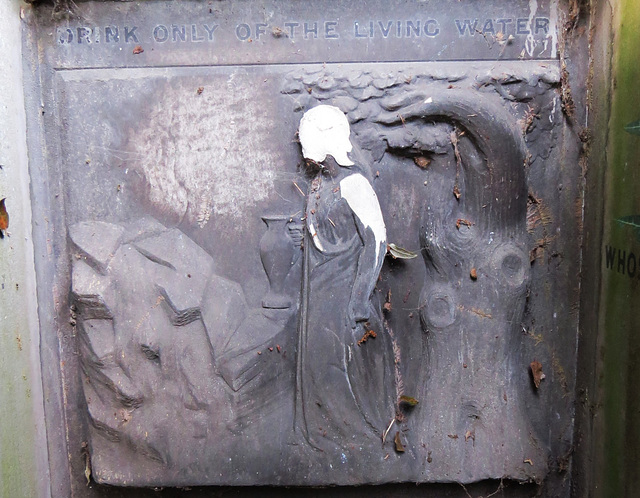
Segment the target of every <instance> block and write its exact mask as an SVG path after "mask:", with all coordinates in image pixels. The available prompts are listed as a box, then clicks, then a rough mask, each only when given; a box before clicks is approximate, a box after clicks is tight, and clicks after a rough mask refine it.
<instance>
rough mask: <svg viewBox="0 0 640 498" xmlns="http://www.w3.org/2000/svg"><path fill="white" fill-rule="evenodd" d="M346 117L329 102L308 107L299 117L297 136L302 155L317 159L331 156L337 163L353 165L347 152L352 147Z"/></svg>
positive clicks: (317, 160)
mask: <svg viewBox="0 0 640 498" xmlns="http://www.w3.org/2000/svg"><path fill="white" fill-rule="evenodd" d="M350 133H351V130H350V128H349V121H347V117H346V116H345V115H344V113H343V112H342V111H341V110H340V109H338V108H337V107H334V106H331V105H319V106H317V107H314V108H313V109H309V110H308V111H307V112H305V113H304V116H302V119H301V120H300V127H299V128H298V136H299V137H300V145H302V155H303V156H304V158H305V159H311V160H312V161H315V162H317V163H320V162H322V161H324V160H325V158H326V157H327V155H330V156H332V157H333V158H334V159H335V160H336V162H337V163H338V164H339V165H340V166H353V161H351V159H349V156H348V153H349V152H351V150H352V149H353V145H351V141H350V140H349V135H350Z"/></svg>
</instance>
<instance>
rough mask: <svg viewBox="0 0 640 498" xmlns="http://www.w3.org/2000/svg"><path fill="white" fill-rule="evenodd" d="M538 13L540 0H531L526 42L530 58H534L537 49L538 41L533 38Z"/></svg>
mask: <svg viewBox="0 0 640 498" xmlns="http://www.w3.org/2000/svg"><path fill="white" fill-rule="evenodd" d="M536 12H538V0H529V20H528V21H527V31H529V34H528V35H527V39H526V41H525V45H524V47H525V50H526V51H527V53H528V54H529V57H533V50H534V49H535V48H536V39H535V38H534V36H533V29H532V26H533V18H534V17H535V15H536Z"/></svg>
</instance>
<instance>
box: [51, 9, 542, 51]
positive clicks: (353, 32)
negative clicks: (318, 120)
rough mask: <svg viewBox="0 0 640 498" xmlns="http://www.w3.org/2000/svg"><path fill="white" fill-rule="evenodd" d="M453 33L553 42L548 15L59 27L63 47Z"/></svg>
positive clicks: (532, 43) (530, 44)
mask: <svg viewBox="0 0 640 498" xmlns="http://www.w3.org/2000/svg"><path fill="white" fill-rule="evenodd" d="M445 32H448V34H449V36H451V35H453V36H455V35H457V36H458V37H460V38H465V37H476V36H477V37H478V38H484V39H485V40H487V42H488V43H490V42H491V41H492V40H498V41H509V40H513V39H514V38H516V37H527V46H526V49H527V52H530V53H529V55H530V56H531V55H533V50H534V49H535V47H536V46H538V45H541V44H543V45H544V49H546V45H547V42H548V41H549V38H551V36H552V35H551V33H550V19H549V18H548V17H528V18H524V17H501V18H488V19H481V18H473V19H470V18H469V19H448V20H447V22H446V23H445V22H442V21H440V20H438V19H435V18H427V19H414V20H397V19H392V20H389V19H387V20H366V21H353V22H341V21H339V20H324V21H304V20H288V21H286V22H282V23H280V24H277V25H276V24H268V23H264V22H239V23H236V24H235V25H228V26H222V25H221V24H216V23H213V22H212V23H194V24H171V23H167V24H156V25H154V26H152V27H148V28H145V29H144V30H143V29H142V28H141V27H139V26H135V25H130V26H127V25H123V26H116V25H112V26H77V27H68V28H59V29H58V32H57V43H58V44H59V45H71V44H74V45H92V44H123V43H124V44H126V43H132V44H139V43H149V42H153V43H161V44H164V43H189V42H191V43H213V42H215V41H216V40H217V39H219V38H221V37H224V38H227V39H228V38H229V37H231V38H232V39H236V40H238V41H240V42H246V43H251V42H257V41H264V40H265V39H268V38H288V39H290V40H292V41H297V40H314V39H323V40H337V39H340V38H347V39H353V40H357V39H369V40H385V39H389V38H396V39H401V38H405V39H412V38H413V39H415V38H437V37H439V36H441V35H442V34H443V33H445Z"/></svg>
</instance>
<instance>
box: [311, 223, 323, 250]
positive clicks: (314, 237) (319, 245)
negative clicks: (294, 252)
mask: <svg viewBox="0 0 640 498" xmlns="http://www.w3.org/2000/svg"><path fill="white" fill-rule="evenodd" d="M309 233H310V234H311V240H313V245H314V246H316V249H318V251H320V252H324V247H323V246H322V242H320V238H319V237H318V231H317V230H316V227H315V226H313V223H311V222H309Z"/></svg>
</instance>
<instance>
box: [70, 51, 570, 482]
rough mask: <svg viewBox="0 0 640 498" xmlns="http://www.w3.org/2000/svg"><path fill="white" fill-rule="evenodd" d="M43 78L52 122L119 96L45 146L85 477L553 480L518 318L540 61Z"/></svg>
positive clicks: (547, 81) (536, 224) (553, 79)
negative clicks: (56, 146) (53, 94)
mask: <svg viewBox="0 0 640 498" xmlns="http://www.w3.org/2000/svg"><path fill="white" fill-rule="evenodd" d="M134 76H135V75H134ZM60 78H61V80H62V81H61V87H63V88H65V92H63V95H62V97H63V100H64V101H65V102H66V103H67V104H68V106H69V109H70V111H69V112H74V110H75V109H76V108H77V107H78V105H79V104H78V100H77V99H79V98H80V97H79V96H78V95H79V90H81V89H84V90H85V91H86V92H87V93H88V94H89V95H88V97H89V98H90V96H91V94H92V92H95V93H99V92H104V91H109V92H110V93H113V94H119V95H120V97H118V98H117V99H116V100H115V101H114V102H112V103H110V107H108V108H105V109H104V110H103V111H104V119H102V120H98V121H97V122H96V123H94V124H93V125H92V126H88V127H86V129H84V130H80V129H79V127H78V125H72V126H70V127H69V129H68V130H65V132H64V133H65V134H66V136H65V137H64V138H63V140H62V144H63V145H62V148H63V153H64V151H66V152H68V156H67V161H69V164H81V165H83V166H85V167H86V169H85V170H84V171H78V169H77V168H76V169H73V168H69V169H68V171H67V181H68V182H69V183H70V188H69V194H68V198H67V201H66V202H67V203H68V205H69V207H70V208H69V215H68V216H69V230H68V252H69V257H70V261H71V268H70V270H71V281H70V286H71V297H70V301H71V304H72V305H73V306H74V307H75V308H74V309H75V313H76V314H77V344H78V351H79V353H80V365H81V369H80V370H81V372H80V385H81V389H80V391H79V397H80V398H81V399H82V403H84V405H85V406H86V414H87V415H86V416H87V420H88V422H89V424H88V433H89V436H90V437H89V440H88V447H89V452H90V457H91V466H92V475H93V478H94V479H95V480H96V481H97V482H100V483H106V484H113V485H124V486H163V485H178V486H185V485H202V484H242V485H248V484H283V485H300V484H302V485H320V484H362V483H383V482H399V481H410V482H473V481H478V480H483V479H502V478H505V479H512V480H517V481H536V482H539V481H541V480H542V479H544V478H545V475H546V473H547V472H548V470H549V458H548V457H549V454H550V453H551V452H552V448H551V443H549V441H548V440H547V439H546V438H547V434H546V431H547V430H548V428H547V424H548V421H549V416H550V415H547V414H544V413H542V414H541V412H536V411H535V409H533V410H532V408H531V405H532V404H535V403H536V400H537V398H536V396H538V395H537V392H536V387H535V386H534V385H533V384H532V382H531V379H530V373H529V371H528V365H529V362H530V361H531V360H532V358H531V355H532V348H531V342H530V339H529V338H528V337H527V334H526V332H527V323H528V320H530V318H529V316H530V310H531V306H532V305H531V304H530V301H535V299H536V298H535V297H531V293H530V290H531V286H532V279H533V278H534V277H533V275H534V274H535V271H536V267H535V262H536V259H537V258H538V257H539V251H540V245H539V244H537V237H538V235H539V233H538V232H539V231H540V230H543V229H546V228H545V227H546V226H547V224H546V221H545V220H543V219H542V217H540V216H539V215H536V213H537V212H538V211H536V205H537V204H536V202H535V199H538V198H537V197H536V196H535V194H533V193H532V190H531V185H530V183H531V181H532V180H531V172H532V168H534V167H539V165H540V164H544V161H546V160H548V158H549V157H551V158H553V157H556V156H555V155H553V151H551V148H552V147H551V146H550V145H549V144H550V143H553V141H554V140H555V139H554V137H553V133H557V130H556V128H557V123H559V122H561V114H560V113H561V110H560V105H559V103H558V101H559V97H558V94H557V92H556V89H557V87H558V85H559V82H560V75H559V71H558V69H557V66H556V65H552V64H544V63H538V62H536V63H529V64H519V63H504V64H501V65H500V66H499V69H497V68H496V67H494V66H493V65H491V64H489V63H477V64H464V65H463V64H455V63H449V64H438V65H430V66H429V65H421V64H415V65H407V64H404V65H398V64H385V65H377V66H376V67H375V68H374V67H373V66H371V65H369V66H368V65H347V66H344V67H343V66H339V65H327V66H323V65H305V66H296V67H293V68H291V67H287V66H282V67H274V68H269V69H267V70H266V69H264V68H260V69H256V68H231V69H224V68H216V69H210V70H204V69H198V70H194V71H191V72H186V73H185V72H183V71H173V72H170V73H169V75H167V74H166V72H160V71H151V72H150V73H149V74H145V78H144V79H143V78H136V77H133V78H132V79H128V80H126V81H125V80H117V79H106V80H100V81H95V80H94V79H91V78H90V79H88V80H85V79H84V78H85V76H81V77H80V76H77V75H75V74H69V75H66V74H65V75H63V76H61V77H60ZM122 90H126V91H122ZM118 91H119V92H120V93H118ZM83 98H87V95H86V94H85V95H83ZM125 109H127V110H128V111H129V112H128V113H127V114H126V115H125V114H124V113H123V112H122V111H123V110H125ZM318 109H320V110H321V109H325V110H328V109H331V110H330V111H327V112H328V115H329V116H330V117H326V116H322V115H321V114H322V112H320V115H318V116H315V115H314V112H315V111H318ZM310 110H311V111H310ZM313 110H315V111H313ZM534 110H535V112H534ZM303 115H304V116H305V117H304V118H303ZM314 116H315V117H314ZM305 122H306V123H307V124H306V125H305V124H304V123H305ZM81 142H83V143H85V144H86V145H85V147H83V148H82V147H78V146H77V145H78V143H81ZM79 151H80V152H79ZM534 183H535V180H534ZM101 195H104V196H105V197H106V199H107V200H108V202H105V200H104V199H100V196H101ZM532 198H533V199H534V200H532ZM532 206H533V207H532ZM536 216H537V217H536ZM523 331H524V332H523Z"/></svg>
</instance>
